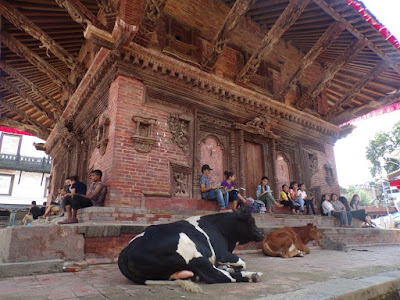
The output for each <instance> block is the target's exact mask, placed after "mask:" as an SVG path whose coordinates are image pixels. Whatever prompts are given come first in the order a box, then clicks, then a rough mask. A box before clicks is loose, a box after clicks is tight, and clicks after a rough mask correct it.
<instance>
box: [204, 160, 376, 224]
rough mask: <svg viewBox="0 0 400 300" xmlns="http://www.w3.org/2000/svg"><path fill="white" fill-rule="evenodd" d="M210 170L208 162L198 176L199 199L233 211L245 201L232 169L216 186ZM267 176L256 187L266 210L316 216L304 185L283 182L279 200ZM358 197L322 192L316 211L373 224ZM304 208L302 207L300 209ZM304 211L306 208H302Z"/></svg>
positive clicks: (343, 220)
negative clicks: (281, 210) (274, 195)
mask: <svg viewBox="0 0 400 300" xmlns="http://www.w3.org/2000/svg"><path fill="white" fill-rule="evenodd" d="M211 170H212V169H211V168H210V166H209V165H207V164H206V165H203V166H202V169H201V171H202V175H201V177H200V189H201V196H202V199H207V200H217V201H218V203H219V210H220V211H230V209H229V208H228V203H229V202H230V201H231V202H233V210H234V211H235V210H237V208H238V207H239V206H241V205H245V204H246V203H247V200H246V199H245V198H244V197H243V196H242V195H241V194H240V193H239V190H238V189H237V188H236V187H235V179H236V177H235V175H234V173H233V172H229V171H225V172H224V174H225V177H226V178H225V180H224V181H223V182H222V183H221V184H220V185H219V184H217V183H214V184H211V182H210V179H209V175H210V171H211ZM268 183H269V179H268V177H267V176H263V177H262V178H261V182H260V184H259V185H258V186H257V188H256V197H257V200H260V201H262V202H263V203H264V204H265V206H266V211H267V212H270V213H272V212H273V207H274V205H275V206H277V207H288V208H289V209H290V211H291V213H292V214H295V215H297V214H300V213H305V214H307V215H318V213H317V212H316V209H315V206H314V200H315V199H314V197H313V196H311V195H307V192H306V185H305V184H304V183H300V184H298V183H297V182H295V181H292V182H291V183H290V185H287V184H283V185H282V190H281V192H280V194H279V202H278V201H276V200H275V199H274V197H273V196H272V190H271V189H270V187H269V185H268ZM359 200H360V197H359V196H358V195H354V196H353V198H352V200H351V202H350V204H348V202H347V199H346V198H345V197H338V196H337V195H336V194H334V193H333V194H331V195H330V196H329V195H328V194H324V195H322V199H321V209H320V212H321V214H322V215H324V216H333V217H335V218H337V219H339V221H340V225H341V226H350V225H351V223H352V219H353V218H355V219H359V220H361V221H363V222H365V224H366V225H367V226H370V227H374V224H373V223H372V222H371V217H370V216H368V215H367V214H366V212H365V210H363V209H359V208H358V203H359ZM304 207H305V208H304ZM305 210H306V211H305Z"/></svg>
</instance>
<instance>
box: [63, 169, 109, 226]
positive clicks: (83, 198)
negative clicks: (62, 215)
mask: <svg viewBox="0 0 400 300" xmlns="http://www.w3.org/2000/svg"><path fill="white" fill-rule="evenodd" d="M102 176H103V173H102V172H101V171H100V170H93V171H92V172H90V179H91V180H92V184H91V185H90V189H89V191H88V193H87V194H86V195H79V194H75V195H73V196H72V197H71V198H69V200H67V199H65V209H66V211H67V213H68V218H67V219H65V220H64V221H62V222H59V223H58V224H73V223H78V219H77V218H76V216H77V212H78V209H80V208H85V207H90V206H103V203H104V198H105V197H106V184H105V183H104V182H102V181H101V177H102Z"/></svg>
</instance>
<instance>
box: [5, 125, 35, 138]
mask: <svg viewBox="0 0 400 300" xmlns="http://www.w3.org/2000/svg"><path fill="white" fill-rule="evenodd" d="M0 131H2V132H7V133H15V134H22V135H29V136H33V134H30V133H27V132H25V131H21V130H17V129H14V128H9V127H2V126H0Z"/></svg>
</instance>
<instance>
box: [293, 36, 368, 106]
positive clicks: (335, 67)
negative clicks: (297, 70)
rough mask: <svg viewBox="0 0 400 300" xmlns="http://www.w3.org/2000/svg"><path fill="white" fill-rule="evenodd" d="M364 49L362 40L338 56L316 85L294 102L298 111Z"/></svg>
mask: <svg viewBox="0 0 400 300" xmlns="http://www.w3.org/2000/svg"><path fill="white" fill-rule="evenodd" d="M364 47H365V42H364V41H363V40H356V41H354V42H353V43H352V44H351V45H350V46H349V47H347V49H346V50H345V51H344V52H343V53H342V55H341V56H339V57H338V58H337V59H336V60H335V61H334V62H333V63H332V64H331V65H330V66H329V67H328V68H327V70H326V71H325V72H324V74H323V75H322V76H321V77H320V79H319V81H318V82H317V84H315V85H314V86H313V87H311V88H310V89H309V90H308V91H307V92H306V93H305V94H303V96H302V97H301V98H300V99H299V100H298V101H297V102H296V106H297V107H298V108H300V109H304V108H306V107H307V106H308V105H309V104H310V103H312V102H313V101H314V99H315V98H316V97H317V96H318V95H319V93H321V91H322V89H324V88H328V87H329V84H330V82H331V81H332V79H333V77H335V74H336V73H337V72H338V71H339V70H340V68H341V67H342V66H344V65H345V64H347V63H348V62H349V61H351V60H352V59H353V58H355V57H356V56H357V55H358V53H360V52H361V51H362V50H363V49H364Z"/></svg>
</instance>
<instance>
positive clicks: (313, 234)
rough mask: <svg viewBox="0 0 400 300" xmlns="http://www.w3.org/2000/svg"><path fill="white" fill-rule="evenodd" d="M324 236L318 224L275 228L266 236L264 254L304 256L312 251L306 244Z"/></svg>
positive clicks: (263, 245)
mask: <svg viewBox="0 0 400 300" xmlns="http://www.w3.org/2000/svg"><path fill="white" fill-rule="evenodd" d="M322 238H323V236H322V234H321V233H320V232H319V230H318V228H317V226H315V225H313V224H311V223H309V224H307V226H302V227H283V228H279V229H277V230H274V231H272V232H270V233H269V234H268V235H267V236H266V237H265V239H264V240H263V241H262V243H261V245H262V250H263V252H264V254H265V255H268V256H281V257H283V258H288V257H294V256H301V257H302V256H304V255H305V254H309V253H310V249H309V248H308V247H307V246H306V244H307V243H308V242H309V241H312V240H317V241H318V240H320V239H322Z"/></svg>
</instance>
